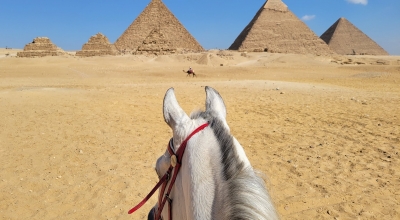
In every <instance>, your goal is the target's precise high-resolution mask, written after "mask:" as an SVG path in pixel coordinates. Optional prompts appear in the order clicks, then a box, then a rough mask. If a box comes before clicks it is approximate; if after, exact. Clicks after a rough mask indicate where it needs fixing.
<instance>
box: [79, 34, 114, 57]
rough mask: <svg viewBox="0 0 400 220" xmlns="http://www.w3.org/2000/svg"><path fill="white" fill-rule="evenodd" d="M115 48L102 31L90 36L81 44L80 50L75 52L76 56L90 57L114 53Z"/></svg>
mask: <svg viewBox="0 0 400 220" xmlns="http://www.w3.org/2000/svg"><path fill="white" fill-rule="evenodd" d="M116 54H117V49H116V48H115V46H114V45H112V44H110V41H109V40H108V38H107V37H106V36H104V35H103V34H102V33H97V34H96V35H94V36H91V37H90V39H89V41H88V42H87V43H85V44H84V45H83V46H82V50H81V51H77V52H76V56H81V57H90V56H103V55H116Z"/></svg>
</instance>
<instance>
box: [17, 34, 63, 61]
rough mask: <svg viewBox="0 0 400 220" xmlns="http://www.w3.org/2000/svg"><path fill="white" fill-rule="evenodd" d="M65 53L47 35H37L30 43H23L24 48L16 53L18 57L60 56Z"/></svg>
mask: <svg viewBox="0 0 400 220" xmlns="http://www.w3.org/2000/svg"><path fill="white" fill-rule="evenodd" d="M64 54H66V53H65V52H64V51H63V50H62V49H61V48H59V47H57V46H56V45H54V44H53V43H52V42H51V40H50V39H49V38H47V37H37V38H35V39H33V41H32V43H29V44H27V45H25V47H24V50H23V51H21V52H18V53H17V56H18V57H44V56H60V55H64Z"/></svg>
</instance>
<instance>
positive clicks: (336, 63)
mask: <svg viewBox="0 0 400 220" xmlns="http://www.w3.org/2000/svg"><path fill="white" fill-rule="evenodd" d="M5 51H6V50H5V49H0V78H1V80H0V103H1V106H0V131H1V132H0V163H1V167H2V169H1V170H0V198H2V199H0V217H1V219H56V218H60V219H146V217H147V212H148V210H149V209H150V207H152V206H153V205H154V203H155V202H156V197H154V198H152V199H151V200H150V201H149V202H148V203H147V204H146V205H145V206H144V207H143V208H142V209H141V210H139V211H138V213H135V214H133V215H127V211H128V210H129V209H130V208H131V207H132V206H133V205H135V204H136V203H137V202H139V201H140V200H141V199H142V198H143V197H144V196H145V195H146V194H147V192H148V191H149V190H151V187H152V186H153V185H154V184H155V183H156V182H157V175H156V173H155V172H154V165H155V162H156V159H157V158H158V156H160V155H161V154H162V153H163V152H164V150H165V146H166V144H167V142H168V140H169V138H170V137H171V131H170V129H169V127H168V126H167V125H166V124H165V123H164V121H163V117H162V100H163V96H164V94H165V91H166V90H167V89H168V88H170V87H174V88H175V92H176V95H177V98H178V101H179V103H180V104H181V106H182V107H183V109H184V110H185V111H186V112H187V113H190V112H191V111H192V110H195V109H197V108H203V107H204V106H203V105H204V99H205V92H204V86H206V85H208V86H212V87H214V88H215V89H217V90H218V91H219V92H220V94H221V95H222V97H223V98H224V101H225V103H226V105H227V110H228V118H227V120H228V124H229V125H230V127H231V132H232V134H233V135H234V136H235V137H236V138H237V139H238V141H239V142H240V143H241V144H242V145H243V147H244V149H245V151H246V154H247V156H248V157H249V159H250V161H251V163H252V165H253V166H254V167H255V168H256V169H258V170H259V171H261V172H262V173H263V174H265V176H266V180H267V185H268V187H269V190H270V192H271V195H272V199H273V200H274V202H275V204H276V207H277V210H278V212H279V214H280V216H281V218H282V219H400V206H399V202H400V196H399V193H398V192H399V191H400V182H399V180H400V170H399V167H400V155H399V149H400V139H399V137H400V116H399V115H400V109H399V106H400V86H399V83H400V57H395V56H382V57H373V56H338V57H314V56H307V55H290V54H289V55H284V54H269V53H247V54H242V53H238V52H229V51H223V52H221V51H209V52H208V55H207V56H208V57H207V59H209V60H207V63H206V64H204V63H203V62H202V61H201V57H202V56H203V54H182V55H170V56H159V57H146V56H131V55H124V56H115V57H114V56H105V57H90V58H79V57H75V56H72V55H66V56H62V57H43V58H16V57H13V56H7V57H6V56H2V55H4V54H5ZM12 51H13V54H14V50H12ZM6 52H8V50H7V51H6ZM15 54H16V52H15ZM211 55H212V57H211ZM214 58H215V59H214ZM212 59H214V60H212ZM349 59H350V60H351V61H349ZM214 61H215V62H214ZM223 62H225V63H223ZM344 62H347V63H344ZM357 62H358V63H357ZM361 63H364V64H361ZM220 64H224V65H223V66H221V65H220ZM189 66H192V67H193V68H194V70H195V71H196V74H197V75H198V77H196V78H192V77H186V74H185V73H183V72H182V69H186V68H188V67H189Z"/></svg>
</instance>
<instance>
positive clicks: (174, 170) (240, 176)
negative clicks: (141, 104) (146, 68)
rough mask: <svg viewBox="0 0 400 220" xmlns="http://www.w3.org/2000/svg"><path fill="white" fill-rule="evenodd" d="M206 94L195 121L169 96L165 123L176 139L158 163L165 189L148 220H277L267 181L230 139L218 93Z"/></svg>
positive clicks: (165, 98)
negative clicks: (267, 188)
mask: <svg viewBox="0 0 400 220" xmlns="http://www.w3.org/2000/svg"><path fill="white" fill-rule="evenodd" d="M205 90H206V96H207V97H206V110H205V111H204V112H202V111H198V112H194V113H192V114H191V115H190V117H189V116H188V115H187V114H186V113H185V112H184V111H183V110H182V108H181V107H180V106H179V104H178V102H177V100H176V97H175V94H174V89H173V88H170V89H169V90H168V91H167V92H166V94H165V97H164V107H163V112H164V119H165V122H166V123H167V124H168V125H169V126H170V127H171V128H172V131H173V138H172V139H171V141H170V143H169V145H168V149H167V150H166V151H165V153H164V155H162V156H161V157H160V158H159V159H158V160H157V164H156V172H157V174H158V176H159V178H160V183H159V184H158V186H162V187H161V189H160V190H159V201H158V202H157V204H156V205H155V206H154V207H153V209H152V210H151V211H150V212H149V216H148V219H156V220H159V219H163V220H168V219H171V220H172V219H174V220H181V219H198V220H207V219H218V220H219V219H229V220H230V219H278V215H277V214H276V211H275V208H274V206H273V203H272V202H271V199H270V197H269V195H268V192H267V190H266V188H265V184H264V180H263V179H262V178H260V177H259V176H258V175H257V174H256V173H255V171H254V170H253V168H252V166H251V165H250V162H249V160H248V159H247V157H246V154H245V152H244V149H243V147H242V146H241V145H240V144H239V142H238V141H237V140H236V139H235V138H234V137H233V136H232V135H231V134H230V130H229V126H228V124H227V122H226V108H225V104H224V101H223V100H222V98H221V96H220V95H219V93H218V92H217V91H216V90H214V89H213V88H211V87H206V88H205ZM179 168H180V169H179ZM166 173H167V174H166ZM161 182H163V183H161ZM156 188H157V187H155V188H154V189H153V191H155V189H156ZM150 196H151V195H150ZM142 202H143V201H142ZM163 203H165V206H164V205H163ZM164 207H165V208H164Z"/></svg>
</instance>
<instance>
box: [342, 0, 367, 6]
mask: <svg viewBox="0 0 400 220" xmlns="http://www.w3.org/2000/svg"><path fill="white" fill-rule="evenodd" d="M347 2H350V3H352V4H362V5H367V4H368V0H347Z"/></svg>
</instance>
